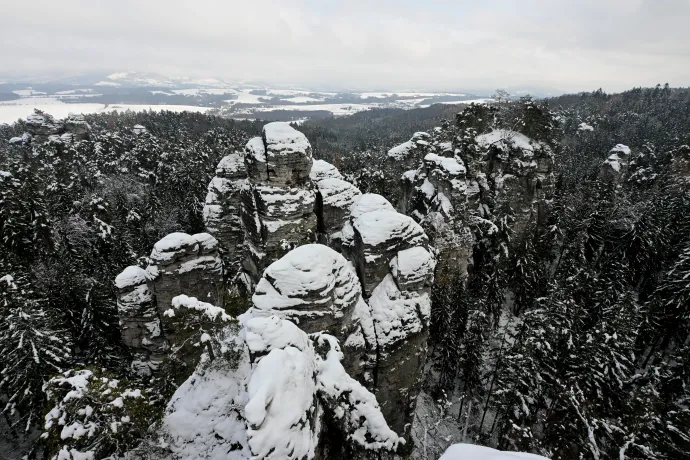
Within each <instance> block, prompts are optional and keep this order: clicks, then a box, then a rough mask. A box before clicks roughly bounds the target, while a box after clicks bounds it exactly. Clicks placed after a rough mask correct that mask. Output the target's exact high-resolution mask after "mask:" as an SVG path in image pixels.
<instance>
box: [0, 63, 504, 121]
mask: <svg viewBox="0 0 690 460" xmlns="http://www.w3.org/2000/svg"><path fill="white" fill-rule="evenodd" d="M96 80H98V81H96ZM25 84H26V85H27V86H19V85H18V84H17V83H15V84H13V85H12V86H10V87H9V88H6V89H4V91H6V92H7V93H9V92H12V93H14V94H15V95H16V96H19V99H15V100H8V101H0V123H2V122H5V123H9V122H13V121H16V120H17V119H18V118H23V117H25V116H26V115H27V114H29V113H31V111H32V110H33V109H34V108H37V109H40V110H44V111H48V112H49V113H51V114H53V115H54V116H65V115H66V114H67V113H69V112H76V113H98V112H101V111H104V110H128V109H129V110H136V111H139V110H148V109H149V108H150V109H151V110H174V111H182V110H191V111H194V112H206V111H208V110H211V109H210V108H208V106H213V107H214V109H217V111H218V112H217V113H219V114H220V115H222V116H226V117H229V118H235V119H240V118H245V119H255V118H268V117H267V113H268V112H272V111H306V112H313V111H328V112H331V113H332V114H333V115H334V116H344V115H351V114H354V113H358V112H362V111H365V110H370V109H374V108H397V109H405V110H408V109H414V108H426V107H429V106H430V105H432V104H439V103H440V104H461V103H468V104H469V103H472V102H478V103H485V102H489V101H491V99H487V98H482V97H481V96H480V95H476V96H471V95H468V94H464V93H460V92H457V93H456V92H453V93H448V92H429V91H419V92H415V91H410V90H406V91H361V92H360V91H356V90H343V91H340V92H334V91H319V90H310V89H304V88H299V87H298V88H299V89H289V87H278V88H273V87H270V86H261V85H255V84H248V83H246V82H229V81H222V80H217V79H190V78H168V77H164V76H158V75H149V74H138V73H136V72H116V73H112V74H110V75H108V76H106V77H104V78H102V79H94V80H92V81H84V82H83V83H79V84H77V83H73V82H71V83H69V84H67V83H66V84H64V86H63V87H60V86H57V87H56V86H55V85H54V84H51V85H50V86H46V85H43V84H38V83H37V84H33V83H28V82H27V83H25ZM142 88H146V89H148V91H146V93H148V95H149V96H151V95H155V96H158V97H157V98H156V99H155V100H151V99H149V98H147V97H146V96H142V94H141V91H140V90H141V89H142ZM0 90H2V88H0ZM257 90H258V91H257ZM0 92H2V91H0ZM253 93H260V94H253ZM119 96H121V100H127V101H130V102H132V104H115V105H113V104H110V105H107V106H106V103H107V102H109V101H113V100H117V99H118V98H119ZM179 96H186V98H188V100H189V102H186V101H185V102H184V103H183V104H184V105H177V104H165V105H149V104H150V103H151V102H159V101H160V102H165V98H166V97H170V98H173V97H177V98H176V99H171V101H173V100H174V101H175V102H179ZM218 96H220V98H219V97H218ZM224 96H226V97H224ZM470 98H471V99H470ZM219 99H224V100H223V101H219ZM277 100H279V101H280V102H276V101H277ZM272 101H273V103H271V102H272ZM64 102H73V104H70V105H69V106H66V107H64V106H62V105H61V104H62V103H64Z"/></svg>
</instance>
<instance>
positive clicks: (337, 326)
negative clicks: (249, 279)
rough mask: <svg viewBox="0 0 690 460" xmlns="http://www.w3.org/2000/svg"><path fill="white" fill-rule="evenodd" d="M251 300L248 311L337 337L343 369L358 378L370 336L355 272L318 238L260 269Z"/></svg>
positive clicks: (367, 319)
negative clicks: (262, 272)
mask: <svg viewBox="0 0 690 460" xmlns="http://www.w3.org/2000/svg"><path fill="white" fill-rule="evenodd" d="M252 302H253V307H252V308H250V309H249V311H248V312H247V313H246V314H245V315H246V316H248V317H253V316H261V317H266V316H271V315H276V316H279V317H280V318H283V319H288V320H290V321H293V322H294V323H296V324H298V325H299V327H300V328H301V329H302V330H303V331H305V332H308V333H315V332H327V333H329V334H331V335H334V336H335V337H337V338H338V340H340V342H341V343H342V344H343V347H344V349H345V352H346V356H345V367H346V368H347V370H348V372H350V374H351V375H353V377H355V378H362V379H364V376H363V373H364V372H365V367H366V366H365V365H363V364H362V363H361V362H362V361H365V362H369V361H371V359H370V358H367V354H368V353H369V352H370V351H371V350H372V349H373V347H374V345H375V338H372V334H371V333H370V332H369V333H368V332H367V331H370V330H371V326H370V327H369V329H367V325H368V324H371V317H370V314H369V310H368V308H367V307H366V304H364V306H363V307H362V304H363V301H362V290H361V287H360V283H359V280H358V279H357V275H356V274H355V272H354V270H353V269H352V266H351V265H350V263H349V262H348V261H347V260H346V259H345V258H344V257H343V256H342V255H341V254H339V253H337V252H335V251H334V250H332V249H330V248H329V247H327V246H324V245H321V244H307V245H304V246H300V247H298V248H296V249H293V250H292V251H290V252H289V253H287V254H286V255H285V256H283V257H282V258H281V259H279V260H277V261H276V262H274V263H272V264H271V265H270V266H269V267H268V268H267V269H266V270H265V271H264V274H263V277H262V278H261V280H260V281H259V283H258V285H257V286H256V290H255V292H254V295H253V296H252ZM358 307H359V308H358ZM362 308H364V310H362ZM243 317H244V316H243ZM363 323H364V324H363Z"/></svg>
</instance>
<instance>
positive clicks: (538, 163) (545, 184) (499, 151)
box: [476, 129, 555, 233]
mask: <svg viewBox="0 0 690 460" xmlns="http://www.w3.org/2000/svg"><path fill="white" fill-rule="evenodd" d="M476 144H477V147H478V150H479V152H481V154H482V157H483V158H484V163H483V171H482V173H483V176H479V175H478V181H479V182H481V181H483V180H484V178H486V180H487V182H488V183H489V191H488V193H489V194H492V195H493V196H492V197H487V198H484V197H482V198H483V200H486V201H490V198H494V199H495V200H496V201H497V204H496V205H495V206H494V209H498V208H500V207H501V206H502V207H504V208H507V209H509V210H510V212H511V213H512V214H513V216H514V218H515V223H514V224H513V230H514V231H515V232H516V233H520V232H521V231H522V229H523V228H524V227H525V225H526V224H527V223H528V222H529V221H530V220H534V221H536V222H537V225H539V224H541V223H543V222H544V220H545V212H544V211H545V209H546V206H545V205H544V204H545V203H544V200H547V199H550V197H551V196H552V195H553V190H554V185H555V178H554V175H553V152H552V151H551V148H550V147H549V146H548V145H546V144H545V143H543V142H539V141H536V140H533V139H531V138H529V137H527V136H525V135H524V134H521V133H519V132H516V131H510V130H503V129H499V130H494V131H491V132H489V133H486V134H481V135H479V136H477V137H476Z"/></svg>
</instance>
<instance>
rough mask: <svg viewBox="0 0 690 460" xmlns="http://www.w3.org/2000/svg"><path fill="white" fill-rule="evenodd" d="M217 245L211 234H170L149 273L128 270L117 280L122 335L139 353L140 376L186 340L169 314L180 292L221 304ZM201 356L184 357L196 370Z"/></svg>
mask: <svg viewBox="0 0 690 460" xmlns="http://www.w3.org/2000/svg"><path fill="white" fill-rule="evenodd" d="M217 245H218V242H217V241H216V239H215V238H213V237H212V236H211V235H209V234H208V233H199V234H196V235H188V234H186V233H171V234H170V235H168V236H166V237H165V238H163V239H162V240H160V241H159V242H158V243H156V244H155V245H154V248H153V251H152V253H151V257H150V260H151V264H150V265H149V266H148V267H147V269H146V270H144V269H142V268H140V267H136V266H131V267H127V268H125V270H124V271H123V272H122V273H120V274H119V275H118V276H117V278H115V286H116V287H117V289H118V298H117V305H118V312H119V316H120V333H121V335H122V339H123V342H124V343H125V345H127V346H128V347H129V348H130V350H131V351H132V352H133V354H134V357H135V359H134V361H133V363H132V368H133V369H134V370H135V371H136V372H138V373H141V374H144V375H148V374H150V373H151V372H152V371H155V370H156V369H157V368H158V365H159V364H160V362H161V361H162V360H163V358H165V357H167V356H168V351H169V350H171V349H172V350H173V351H176V350H178V349H179V347H180V344H181V343H182V342H183V341H184V339H185V338H186V337H185V335H186V334H185V333H184V332H182V330H183V329H184V325H182V326H181V325H180V322H179V318H178V319H173V318H174V317H175V315H174V314H173V315H170V313H169V312H170V309H171V308H173V307H174V306H176V305H174V298H175V297H177V296H178V295H179V294H180V293H181V292H186V293H188V294H189V295H192V296H194V298H195V300H196V298H198V299H202V301H203V300H205V301H206V302H207V303H208V302H214V303H215V302H218V301H221V302H222V295H220V296H219V293H221V292H222V278H221V260H220V258H219V256H218V250H217ZM177 306H178V307H179V302H178V304H177ZM200 353H201V351H200V350H199V351H198V352H192V353H191V355H189V354H188V353H185V354H184V355H185V356H184V357H183V361H185V362H186V363H187V364H188V365H191V366H192V369H193V365H195V364H196V360H197V358H198V356H199V354H200ZM188 355H189V356H188ZM192 363H193V364H192ZM190 372H191V370H190Z"/></svg>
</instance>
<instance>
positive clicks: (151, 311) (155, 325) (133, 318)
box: [115, 266, 168, 375]
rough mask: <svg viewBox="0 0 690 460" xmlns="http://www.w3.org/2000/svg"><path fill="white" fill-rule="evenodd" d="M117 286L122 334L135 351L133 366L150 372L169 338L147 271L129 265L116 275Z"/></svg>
mask: <svg viewBox="0 0 690 460" xmlns="http://www.w3.org/2000/svg"><path fill="white" fill-rule="evenodd" d="M115 286H116V287H117V291H118V294H117V309H118V314H119V317H120V334H121V336H122V341H123V343H124V344H125V345H126V346H127V347H129V349H130V350H131V352H132V354H133V355H134V361H133V364H132V368H133V369H134V370H135V371H136V372H137V373H140V374H143V375H149V374H151V372H153V371H155V370H156V369H157V368H158V365H159V364H160V362H161V361H162V360H163V358H164V357H165V356H166V351H167V350H168V342H167V340H166V339H165V336H164V335H163V333H162V330H161V322H160V318H159V316H158V309H157V307H156V302H155V299H154V295H153V292H152V286H151V284H150V280H149V276H148V272H147V271H146V270H144V269H142V268H140V267H136V266H130V267H127V268H125V269H124V270H123V271H122V273H120V274H119V275H118V276H117V277H116V278H115Z"/></svg>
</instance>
